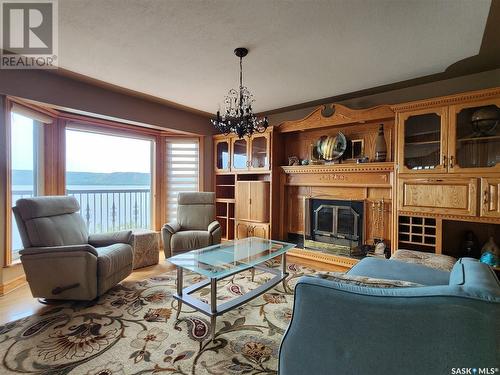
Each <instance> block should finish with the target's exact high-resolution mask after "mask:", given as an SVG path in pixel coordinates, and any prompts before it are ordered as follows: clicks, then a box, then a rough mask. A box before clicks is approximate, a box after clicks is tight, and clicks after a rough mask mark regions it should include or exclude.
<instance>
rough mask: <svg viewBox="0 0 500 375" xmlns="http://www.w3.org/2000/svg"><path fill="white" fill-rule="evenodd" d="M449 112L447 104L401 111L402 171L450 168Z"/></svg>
mask: <svg viewBox="0 0 500 375" xmlns="http://www.w3.org/2000/svg"><path fill="white" fill-rule="evenodd" d="M447 115H448V112H447V107H440V108H433V109H426V110H420V111H413V112H403V113H400V114H398V127H399V130H398V165H399V171H400V173H410V172H411V173H443V172H446V168H447V155H446V152H447V148H446V140H447V134H446V133H447Z"/></svg>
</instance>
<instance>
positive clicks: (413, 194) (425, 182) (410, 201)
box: [398, 177, 477, 216]
mask: <svg viewBox="0 0 500 375" xmlns="http://www.w3.org/2000/svg"><path fill="white" fill-rule="evenodd" d="M476 201H477V180H476V179H475V178H463V179H459V178H447V179H441V178H433V177H428V178H401V179H399V191H398V203H399V204H398V208H399V209H400V210H403V211H412V212H418V213H420V212H423V213H435V212H440V213H442V214H453V215H466V216H474V215H476V212H477V210H476Z"/></svg>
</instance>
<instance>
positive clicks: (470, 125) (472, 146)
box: [397, 98, 500, 174]
mask: <svg viewBox="0 0 500 375" xmlns="http://www.w3.org/2000/svg"><path fill="white" fill-rule="evenodd" d="M481 111H483V113H484V111H490V114H488V113H487V112H486V115H487V116H488V115H490V116H491V111H493V112H494V111H498V113H500V99H498V98H491V99H488V100H481V101H473V102H466V103H460V104H454V105H448V106H437V107H430V108H423V109H421V108H419V109H413V110H408V111H403V112H400V113H398V114H397V119H398V120H397V125H398V154H397V163H398V167H399V173H402V174H407V173H411V174H419V173H421V174H427V173H495V172H500V126H498V120H497V125H496V126H495V121H494V120H491V125H490V126H484V125H483V126H482V127H481V129H479V128H478V127H477V126H476V125H475V122H474V121H473V120H472V118H473V116H474V114H477V113H481ZM478 129H479V130H478Z"/></svg>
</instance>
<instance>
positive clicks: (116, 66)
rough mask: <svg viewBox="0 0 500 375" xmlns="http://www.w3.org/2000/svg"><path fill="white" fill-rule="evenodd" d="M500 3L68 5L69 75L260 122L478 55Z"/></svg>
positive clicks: (63, 19)
mask: <svg viewBox="0 0 500 375" xmlns="http://www.w3.org/2000/svg"><path fill="white" fill-rule="evenodd" d="M489 7H490V0H474V1H469V0H404V1H402V0H378V1H373V0H329V1H321V0H314V1H281V0H280V1H278V0H274V1H273V0H252V1H247V0H244V1H241V0H208V1H194V0H193V1H191V0H189V1H187V0H164V1H160V0H135V1H133V0H105V1H102V0H64V1H60V2H59V25H60V26H59V44H60V47H59V55H60V56H59V66H60V67H62V68H65V69H67V70H71V71H73V72H76V73H79V74H83V75H86V76H89V77H91V78H95V79H99V80H102V81H105V82H109V83H111V84H115V85H118V86H121V87H124V88H127V89H131V90H136V91H140V92H143V93H146V94H150V95H153V96H157V97H160V98H163V99H167V100H169V101H172V102H175V103H178V104H182V105H185V106H189V107H192V108H195V109H199V110H203V111H207V112H214V111H216V110H217V106H218V103H221V102H222V101H223V98H224V95H225V94H226V93H227V90H228V89H230V88H232V87H236V86H237V83H238V80H237V79H238V60H237V58H236V57H235V56H234V55H233V49H234V48H235V47H239V46H245V47H247V48H249V49H250V53H249V55H248V56H247V57H246V58H245V59H244V61H243V66H244V77H243V79H244V84H246V85H247V86H248V88H249V89H250V90H251V91H252V92H253V93H254V95H255V98H256V102H255V104H254V109H255V111H257V112H261V111H267V110H271V109H275V108H281V107H285V106H289V105H293V104H298V103H303V102H308V101H311V100H315V99H320V98H324V97H329V96H335V95H340V94H344V93H348V92H353V91H357V90H362V89H366V88H370V87H376V86H380V85H385V84H390V83H394V82H399V81H403V80H408V79H412V78H416V77H421V76H425V75H429V74H434V73H439V72H442V71H444V70H445V69H446V68H447V67H448V66H449V65H451V64H453V63H455V62H456V61H459V60H461V59H464V58H467V57H470V56H473V55H476V54H477V53H478V51H479V47H480V45H481V39H482V36H483V32H484V27H485V23H486V19H487V16H488V11H489Z"/></svg>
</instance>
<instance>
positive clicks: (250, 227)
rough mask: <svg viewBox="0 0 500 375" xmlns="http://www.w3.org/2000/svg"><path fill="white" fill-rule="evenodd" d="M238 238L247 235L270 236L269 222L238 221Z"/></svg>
mask: <svg viewBox="0 0 500 375" xmlns="http://www.w3.org/2000/svg"><path fill="white" fill-rule="evenodd" d="M235 232H236V239H238V240H241V239H243V238H247V237H260V238H265V239H267V238H269V224H263V223H252V222H248V221H238V220H237V221H236V230H235Z"/></svg>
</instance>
